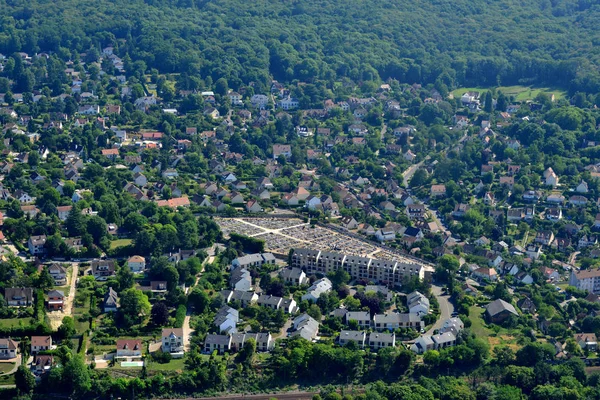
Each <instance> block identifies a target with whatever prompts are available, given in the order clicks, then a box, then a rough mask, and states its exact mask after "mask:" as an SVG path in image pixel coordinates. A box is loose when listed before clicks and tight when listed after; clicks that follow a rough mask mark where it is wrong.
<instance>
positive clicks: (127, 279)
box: [117, 265, 135, 291]
mask: <svg viewBox="0 0 600 400" xmlns="http://www.w3.org/2000/svg"><path fill="white" fill-rule="evenodd" d="M117 280H118V281H119V290H120V291H123V290H126V289H129V288H131V287H133V285H134V283H135V278H134V276H133V272H131V270H130V269H129V267H128V266H126V265H125V266H122V267H121V268H119V271H118V272H117Z"/></svg>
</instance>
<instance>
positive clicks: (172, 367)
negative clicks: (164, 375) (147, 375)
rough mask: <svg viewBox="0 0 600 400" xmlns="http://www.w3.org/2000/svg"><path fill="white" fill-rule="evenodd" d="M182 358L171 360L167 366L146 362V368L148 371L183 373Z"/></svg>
mask: <svg viewBox="0 0 600 400" xmlns="http://www.w3.org/2000/svg"><path fill="white" fill-rule="evenodd" d="M183 360H184V359H183V358H179V359H177V360H171V361H170V362H169V363H167V364H160V363H157V362H154V361H146V362H147V363H148V364H147V368H148V370H149V371H183V369H184V367H185V365H184V362H183Z"/></svg>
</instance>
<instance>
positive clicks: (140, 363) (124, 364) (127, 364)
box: [121, 361, 144, 367]
mask: <svg viewBox="0 0 600 400" xmlns="http://www.w3.org/2000/svg"><path fill="white" fill-rule="evenodd" d="M143 366H144V362H143V361H123V362H121V367H143Z"/></svg>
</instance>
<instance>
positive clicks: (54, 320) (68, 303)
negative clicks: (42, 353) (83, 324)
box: [47, 263, 79, 329]
mask: <svg viewBox="0 0 600 400" xmlns="http://www.w3.org/2000/svg"><path fill="white" fill-rule="evenodd" d="M72 266H73V268H72V271H71V282H70V289H69V295H68V296H65V301H64V304H63V309H62V311H51V312H48V314H47V315H48V320H49V321H50V327H51V328H52V329H58V327H59V326H60V324H61V323H62V320H63V318H64V317H66V316H73V300H74V299H75V284H76V283H77V276H78V274H79V264H75V263H74V264H72Z"/></svg>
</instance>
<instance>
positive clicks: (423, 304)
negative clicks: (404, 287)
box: [406, 291, 429, 316]
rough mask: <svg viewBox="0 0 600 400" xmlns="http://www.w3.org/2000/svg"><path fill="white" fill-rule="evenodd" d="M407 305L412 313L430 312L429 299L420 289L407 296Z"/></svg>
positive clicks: (422, 313) (423, 313)
mask: <svg viewBox="0 0 600 400" xmlns="http://www.w3.org/2000/svg"><path fill="white" fill-rule="evenodd" d="M406 305H407V307H408V310H409V312H410V313H413V314H417V315H419V316H421V315H425V314H429V299H428V298H427V296H425V295H424V294H422V293H420V292H418V291H415V292H412V293H410V294H409V295H408V296H406Z"/></svg>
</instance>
